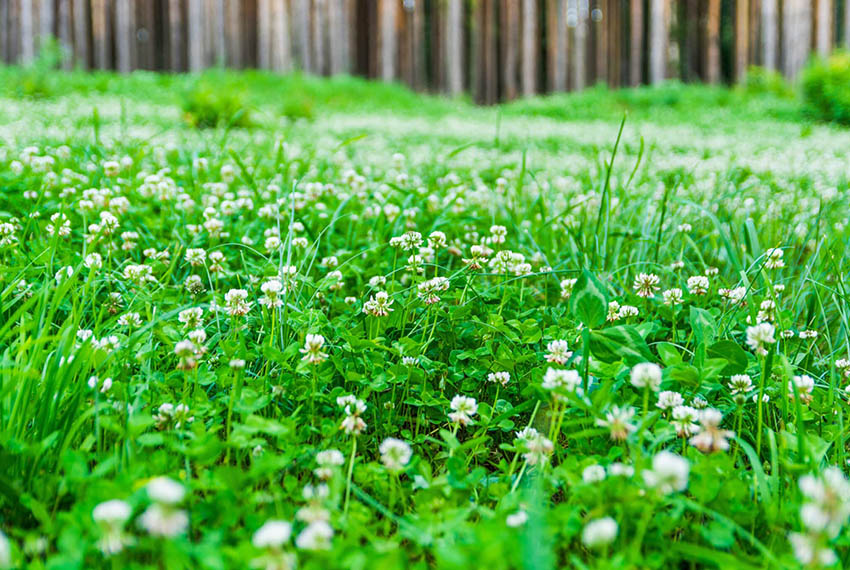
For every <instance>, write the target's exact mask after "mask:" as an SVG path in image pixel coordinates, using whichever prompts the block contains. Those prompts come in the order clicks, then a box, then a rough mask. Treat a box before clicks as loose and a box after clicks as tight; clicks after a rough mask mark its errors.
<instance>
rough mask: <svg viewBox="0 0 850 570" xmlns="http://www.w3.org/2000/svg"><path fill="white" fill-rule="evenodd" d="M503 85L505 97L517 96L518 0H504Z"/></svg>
mask: <svg viewBox="0 0 850 570" xmlns="http://www.w3.org/2000/svg"><path fill="white" fill-rule="evenodd" d="M501 35H502V85H503V88H504V92H505V93H504V96H505V99H507V100H509V101H510V100H511V99H516V96H517V61H518V57H517V46H518V45H519V6H518V4H517V2H516V0H502V34H501Z"/></svg>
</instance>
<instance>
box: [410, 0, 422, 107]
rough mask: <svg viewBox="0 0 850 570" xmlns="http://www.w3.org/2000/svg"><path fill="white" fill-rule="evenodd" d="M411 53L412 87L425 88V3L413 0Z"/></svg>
mask: <svg viewBox="0 0 850 570" xmlns="http://www.w3.org/2000/svg"><path fill="white" fill-rule="evenodd" d="M410 38H411V45H410V47H411V50H410V51H411V54H412V64H413V88H414V89H417V90H420V91H421V90H423V89H425V82H426V75H425V62H426V57H425V49H426V46H425V3H424V2H414V3H413V14H412V19H411V26H410Z"/></svg>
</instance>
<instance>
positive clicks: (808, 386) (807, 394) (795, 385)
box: [788, 374, 815, 404]
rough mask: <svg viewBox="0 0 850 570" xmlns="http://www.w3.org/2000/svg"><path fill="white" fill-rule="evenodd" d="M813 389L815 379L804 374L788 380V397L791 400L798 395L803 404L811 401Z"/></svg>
mask: <svg viewBox="0 0 850 570" xmlns="http://www.w3.org/2000/svg"><path fill="white" fill-rule="evenodd" d="M814 390H815V379H814V378H812V377H811V376H808V375H806V374H803V375H801V376H794V377H793V378H791V380H789V381H788V397H789V398H790V399H792V400H793V399H794V398H795V396H799V397H800V402H801V403H803V404H810V403H811V401H812V399H813V396H812V392H814Z"/></svg>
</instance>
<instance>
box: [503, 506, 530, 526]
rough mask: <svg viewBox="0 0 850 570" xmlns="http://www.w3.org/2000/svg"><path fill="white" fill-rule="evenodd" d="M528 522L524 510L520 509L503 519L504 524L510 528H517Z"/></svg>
mask: <svg viewBox="0 0 850 570" xmlns="http://www.w3.org/2000/svg"><path fill="white" fill-rule="evenodd" d="M527 522H528V513H526V512H525V511H524V510H522V509H520V510H518V511H517V512H515V513H511V514H509V515H508V516H507V517H505V524H506V525H508V526H509V527H511V528H518V527H521V526H522V525H524V524H525V523H527Z"/></svg>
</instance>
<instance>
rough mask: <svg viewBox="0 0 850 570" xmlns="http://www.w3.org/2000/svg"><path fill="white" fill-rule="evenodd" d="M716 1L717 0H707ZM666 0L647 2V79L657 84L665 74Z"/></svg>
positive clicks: (662, 79)
mask: <svg viewBox="0 0 850 570" xmlns="http://www.w3.org/2000/svg"><path fill="white" fill-rule="evenodd" d="M712 1H714V2H717V1H719V0H709V3H711V2H712ZM667 17H668V16H667V0H650V4H649V81H650V83H652V84H653V85H657V84H658V83H661V82H662V81H664V79H665V78H666V76H667V40H668V38H667V36H668V33H669V31H668V27H667V23H668V20H667Z"/></svg>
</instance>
